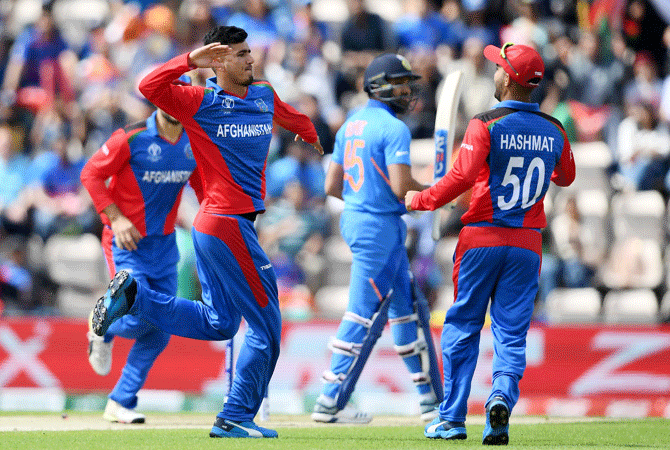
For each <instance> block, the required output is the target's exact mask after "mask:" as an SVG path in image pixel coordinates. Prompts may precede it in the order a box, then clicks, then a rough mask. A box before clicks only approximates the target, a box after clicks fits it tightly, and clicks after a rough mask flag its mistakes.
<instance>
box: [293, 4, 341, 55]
mask: <svg viewBox="0 0 670 450" xmlns="http://www.w3.org/2000/svg"><path fill="white" fill-rule="evenodd" d="M294 3H295V4H296V7H297V9H296V11H295V13H294V14H293V39H294V40H297V41H301V42H304V43H305V45H306V47H307V54H308V56H309V57H310V58H312V57H314V56H322V50H323V44H324V43H325V42H326V41H327V40H329V39H333V36H332V30H331V28H330V25H329V24H328V23H326V22H322V21H319V20H317V19H316V18H315V17H314V11H313V9H312V0H298V1H297V2H294Z"/></svg>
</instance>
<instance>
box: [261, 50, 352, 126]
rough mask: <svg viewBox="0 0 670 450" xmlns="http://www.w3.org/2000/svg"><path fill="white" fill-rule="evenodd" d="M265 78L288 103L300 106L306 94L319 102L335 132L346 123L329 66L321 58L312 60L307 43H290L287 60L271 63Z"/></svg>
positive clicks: (268, 64)
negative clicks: (343, 122)
mask: <svg viewBox="0 0 670 450" xmlns="http://www.w3.org/2000/svg"><path fill="white" fill-rule="evenodd" d="M271 58H272V57H271ZM263 78H265V79H267V80H268V81H269V82H270V83H272V86H273V87H274V89H275V91H276V92H277V95H279V96H280V97H281V98H282V99H285V100H284V101H286V102H288V103H291V104H296V103H298V102H299V101H300V98H301V97H302V96H303V94H309V95H311V96H313V97H314V98H316V99H317V101H318V104H317V106H318V109H319V115H320V116H321V117H323V118H324V119H325V120H326V121H327V122H328V123H329V124H330V125H331V127H332V128H333V129H337V128H338V127H339V125H340V124H341V123H342V121H343V120H344V119H343V116H344V113H343V112H342V109H341V108H340V106H339V105H338V104H337V102H336V99H335V92H334V90H333V84H332V76H331V73H330V69H329V67H328V63H327V62H326V61H325V59H324V58H322V57H321V56H310V55H309V52H308V50H307V43H306V42H304V41H297V40H293V41H291V42H288V43H287V44H286V56H285V57H284V58H282V59H281V60H278V58H272V61H270V60H269V61H268V63H267V65H266V67H265V71H264V76H263ZM303 112H304V111H303ZM317 131H318V130H317Z"/></svg>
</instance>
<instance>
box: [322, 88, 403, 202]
mask: <svg viewBox="0 0 670 450" xmlns="http://www.w3.org/2000/svg"><path fill="white" fill-rule="evenodd" d="M410 141H411V134H410V131H409V128H408V127H407V125H405V124H404V123H403V122H402V121H401V120H400V119H398V118H397V117H396V116H395V114H394V113H393V111H392V110H391V108H390V107H389V106H388V105H386V104H384V103H382V102H380V101H378V100H372V99H370V100H369V101H368V104H367V105H366V106H365V108H363V109H361V110H360V111H358V112H356V113H355V114H354V115H352V116H351V117H350V118H349V119H347V121H346V122H345V123H344V125H342V127H341V128H340V129H339V130H338V132H337V135H336V136H335V146H334V148H333V161H334V162H336V163H338V164H341V165H342V167H343V168H344V186H343V189H342V198H343V200H344V202H345V203H344V208H345V209H350V210H355V211H365V212H370V213H380V214H398V215H402V214H404V213H406V212H407V210H406V209H405V204H404V203H403V202H402V201H400V200H399V199H398V197H396V195H395V194H394V193H393V190H392V189H391V182H390V181H389V173H388V166H389V165H390V164H406V165H408V166H409V165H410V159H409V144H410Z"/></svg>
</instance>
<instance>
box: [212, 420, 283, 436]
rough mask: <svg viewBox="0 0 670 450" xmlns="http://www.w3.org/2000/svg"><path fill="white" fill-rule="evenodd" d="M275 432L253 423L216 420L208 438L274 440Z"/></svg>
mask: <svg viewBox="0 0 670 450" xmlns="http://www.w3.org/2000/svg"><path fill="white" fill-rule="evenodd" d="M278 436H279V435H278V434H277V432H276V431H275V430H270V429H268V428H263V427H259V426H258V425H256V424H255V423H253V422H233V421H232V420H229V419H222V418H220V417H217V418H216V422H214V426H212V431H210V432H209V437H213V438H276V437H278Z"/></svg>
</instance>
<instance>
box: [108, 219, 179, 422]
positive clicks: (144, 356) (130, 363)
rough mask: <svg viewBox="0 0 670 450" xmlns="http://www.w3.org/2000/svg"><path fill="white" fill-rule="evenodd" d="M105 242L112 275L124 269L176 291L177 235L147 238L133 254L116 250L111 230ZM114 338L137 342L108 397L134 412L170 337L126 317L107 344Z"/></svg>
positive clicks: (151, 285) (115, 326)
mask: <svg viewBox="0 0 670 450" xmlns="http://www.w3.org/2000/svg"><path fill="white" fill-rule="evenodd" d="M102 241H103V249H104V252H105V255H106V256H107V264H108V266H109V269H110V272H111V273H112V274H113V273H114V272H115V271H117V270H122V269H125V270H128V271H129V272H130V273H132V275H133V277H134V278H135V279H136V280H138V282H139V283H141V284H142V285H143V286H147V287H149V288H150V289H153V290H155V291H157V292H162V293H164V294H172V295H174V294H175V293H176V292H177V267H176V261H178V260H179V251H178V250H177V243H176V240H175V234H174V233H172V234H169V235H167V236H152V237H146V238H144V239H142V240H140V242H139V244H138V249H137V250H134V251H129V250H123V249H120V248H118V247H116V245H115V244H114V243H113V236H112V232H111V230H110V229H109V228H105V229H104V231H103V239H102ZM110 256H111V258H110ZM110 259H111V261H110ZM114 336H120V337H122V338H126V339H134V340H135V342H134V343H133V346H132V347H131V348H130V351H129V352H128V357H127V358H126V364H125V365H124V366H123V371H122V372H121V377H120V378H119V380H118V381H117V382H116V385H115V386H114V389H113V390H112V392H111V393H110V394H109V398H110V399H112V400H114V401H115V402H117V403H119V404H121V405H122V406H124V407H125V408H129V409H133V408H135V407H136V406H137V393H138V392H139V390H140V389H141V388H142V386H144V383H145V382H146V380H147V376H148V374H149V370H150V369H151V367H152V366H153V364H154V361H156V358H158V355H160V354H161V352H162V351H163V350H164V349H165V347H166V346H167V345H168V342H170V335H169V334H167V333H164V332H163V331H161V330H159V329H158V328H156V327H154V326H152V325H150V324H148V323H146V322H142V321H140V320H138V318H137V317H133V316H124V317H122V318H121V319H120V320H118V321H116V322H115V323H113V324H112V326H111V327H110V328H109V330H107V333H106V334H105V337H104V339H105V342H110V341H111V340H112V339H114Z"/></svg>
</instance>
